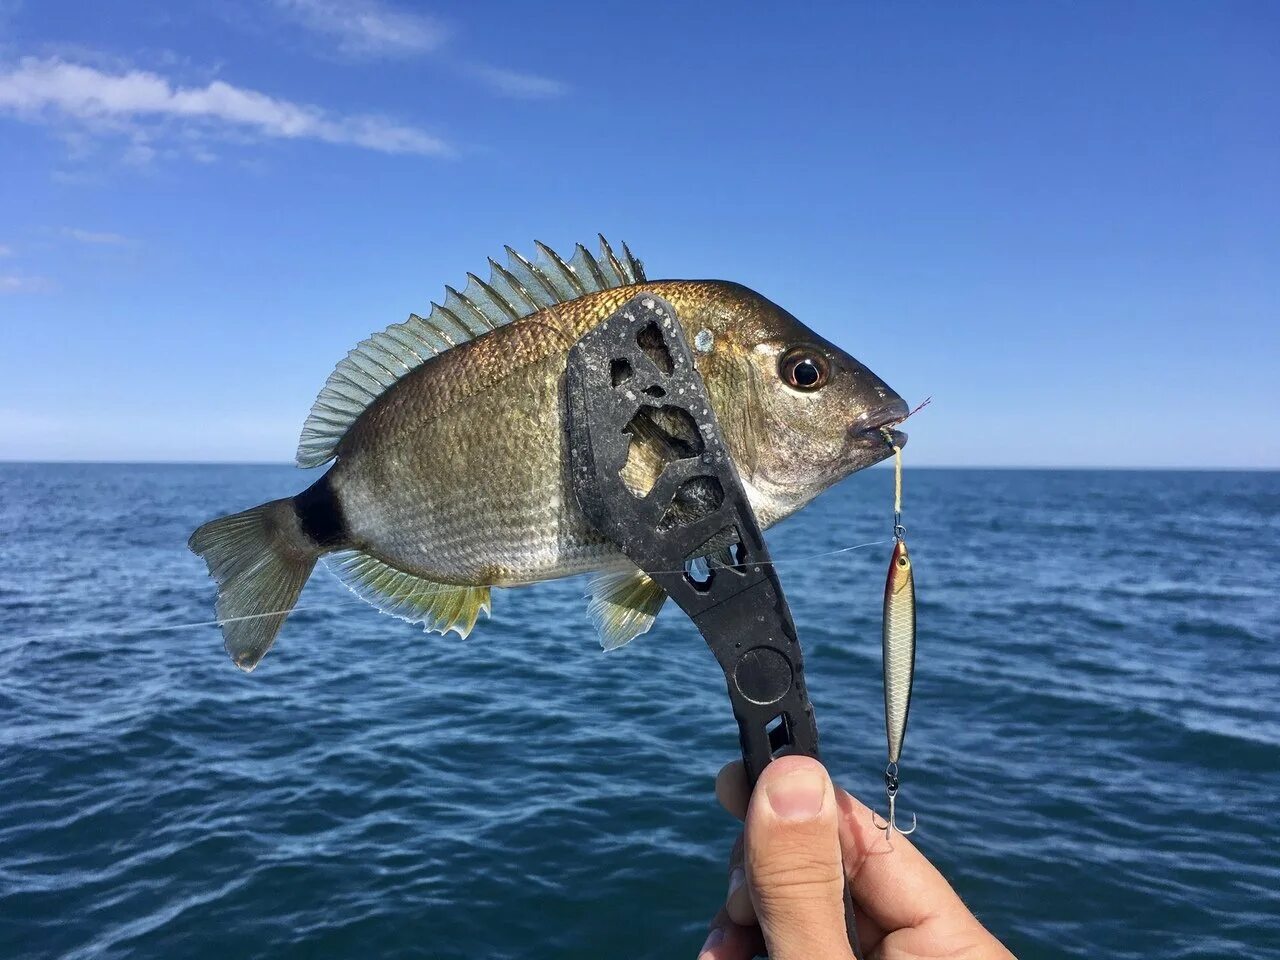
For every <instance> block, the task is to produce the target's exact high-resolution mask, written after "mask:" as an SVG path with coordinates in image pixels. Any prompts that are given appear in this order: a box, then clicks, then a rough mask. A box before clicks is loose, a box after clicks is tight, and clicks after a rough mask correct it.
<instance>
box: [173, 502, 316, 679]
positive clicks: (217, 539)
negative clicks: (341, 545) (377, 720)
mask: <svg viewBox="0 0 1280 960" xmlns="http://www.w3.org/2000/svg"><path fill="white" fill-rule="evenodd" d="M322 482H323V481H322ZM317 486H319V484H317ZM314 489H315V488H314V487H313V488H312V489H311V490H308V491H306V492H305V493H303V494H301V495H299V496H297V497H286V498H285V499H283V500H272V501H270V502H269V503H264V504H262V505H261V506H257V507H254V508H253V509H251V510H245V511H243V512H242V513H233V514H231V515H230V516H227V517H219V518H218V519H217V520H210V521H209V522H208V523H206V524H205V525H204V526H202V527H200V528H199V529H197V530H196V532H195V533H193V534H192V535H191V539H190V540H188V541H187V546H189V547H190V548H191V550H192V551H193V552H195V553H197V554H199V555H200V556H201V557H202V558H204V562H205V563H206V564H207V565H208V567H209V576H211V577H212V578H213V579H214V581H215V582H216V583H217V584H218V604H217V613H218V620H219V621H220V622H221V625H222V636H223V639H224V641H225V645H226V648H227V653H228V654H230V655H231V659H232V660H233V661H235V664H236V666H238V667H239V668H240V669H241V670H245V671H249V670H252V669H253V668H254V667H256V666H257V665H258V661H259V660H261V659H262V657H263V655H264V654H265V653H266V652H267V650H268V649H270V647H271V644H272V643H273V642H274V641H275V639H276V634H277V633H279V632H280V627H281V626H282V625H283V624H284V621H285V618H286V617H288V616H289V612H290V611H291V610H292V609H293V606H294V604H296V603H297V602H298V595H299V594H301V593H302V587H303V584H305V583H306V582H307V578H308V577H309V576H311V571H312V570H313V569H314V568H315V565H316V560H317V559H318V558H319V557H320V555H321V554H322V553H325V552H327V551H328V550H331V549H333V546H331V545H327V544H325V543H324V542H323V538H318V537H317V536H316V535H315V534H316V530H315V529H312V528H314V526H315V524H314V522H308V521H309V520H312V519H313V518H312V517H311V516H309V513H314V511H309V510H308V509H307V507H308V505H309V503H310V500H309V499H308V498H309V495H311V494H312V491H314ZM326 492H327V491H326ZM311 499H314V497H312V498H311Z"/></svg>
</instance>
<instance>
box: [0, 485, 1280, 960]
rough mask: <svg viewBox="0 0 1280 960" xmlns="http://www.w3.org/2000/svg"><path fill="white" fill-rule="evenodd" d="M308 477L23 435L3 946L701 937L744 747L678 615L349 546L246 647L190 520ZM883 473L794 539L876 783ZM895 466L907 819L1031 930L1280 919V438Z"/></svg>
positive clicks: (838, 686) (516, 946)
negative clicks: (248, 659) (113, 455)
mask: <svg viewBox="0 0 1280 960" xmlns="http://www.w3.org/2000/svg"><path fill="white" fill-rule="evenodd" d="M312 476H314V474H305V473H302V472H300V471H298V470H294V469H292V468H289V467H284V466H209V465H142V464H139V465H88V464H86V465H75V464H59V465H51V464H20V463H8V464H0V957H3V958H7V960H25V958H32V960H34V958H52V957H59V958H74V960H87V958H139V960H141V958H174V957H181V958H192V960H197V958H210V960H212V958H217V960H226V958H257V957H262V958H268V957H270V958H315V957H362V958H400V957H405V958H408V957H415V958H438V960H449V958H459V960H461V958H474V957H484V958H487V960H502V958H542V957H546V958H561V960H575V958H583V960H585V958H601V957H608V958H633V957H634V958H669V957H689V958H691V960H692V958H693V957H694V956H695V955H696V953H697V950H698V947H699V945H700V944H701V943H702V940H703V938H704V935H705V932H706V928H707V923H708V920H709V919H710V918H711V916H712V915H713V914H714V913H715V912H716V910H717V909H718V907H719V906H720V904H721V903H722V900H723V897H724V894H725V883H726V866H725V861H726V858H727V855H728V853H729V848H730V846H731V844H732V843H733V841H734V838H735V836H736V834H737V829H738V828H737V825H736V823H735V822H734V821H733V820H732V819H731V818H730V817H729V816H728V815H727V814H725V813H724V812H723V811H722V810H721V809H720V807H719V806H718V805H717V804H716V801H715V798H714V796H713V792H712V781H713V778H714V776H715V773H716V771H717V770H718V769H719V768H720V766H721V765H722V764H723V763H725V762H726V761H728V760H731V759H733V758H734V757H735V756H736V755H737V751H738V746H737V737H736V728H735V726H734V723H733V719H732V716H731V714H730V711H729V703H728V699H727V697H726V695H725V689H724V680H723V677H722V675H721V674H720V672H719V669H718V668H717V666H716V664H715V662H714V660H713V659H712V657H711V655H710V653H709V652H708V650H707V649H706V646H705V644H704V643H703V642H702V640H701V639H700V637H699V636H698V634H697V633H696V631H695V630H694V629H693V627H692V625H691V624H690V622H689V621H688V620H687V618H685V617H684V616H683V615H682V614H681V613H680V611H679V610H677V609H674V608H672V609H668V610H666V611H664V613H663V614H662V616H661V617H660V618H659V620H658V623H657V625H656V626H655V628H654V629H653V631H652V632H651V633H649V634H647V635H645V636H642V637H640V638H638V639H637V640H636V641H634V642H633V643H631V644H630V645H628V646H626V647H624V648H622V649H620V650H618V651H614V652H611V653H607V654H606V653H603V652H602V651H601V650H600V649H599V647H598V644H597V642H596V640H595V638H594V636H593V634H592V630H591V627H590V625H589V623H588V621H587V618H586V615H585V607H586V601H585V600H584V598H583V594H584V592H585V587H586V583H585V581H584V580H583V579H581V578H578V579H573V580H567V581H559V582H553V583H547V584H541V585H536V586H531V587H525V588H520V589H515V590H507V591H499V592H497V593H496V595H495V598H494V604H493V615H492V617H491V618H490V619H489V620H483V621H482V622H481V623H480V624H479V625H478V626H477V628H476V630H475V632H474V633H473V634H472V635H471V636H470V637H469V638H468V639H466V640H460V639H459V638H458V637H457V636H456V635H450V636H448V637H441V636H439V635H435V634H425V633H423V632H422V630H421V629H420V628H418V627H416V626H413V625H410V624H408V623H405V622H403V621H399V620H396V619H394V618H392V617H388V616H383V615H381V614H379V613H378V612H377V611H376V610H375V609H374V608H373V607H370V606H368V605H366V604H365V603H363V602H362V601H360V600H358V599H357V598H355V597H354V596H352V595H351V594H350V593H349V592H348V591H347V590H346V589H345V588H344V587H343V586H342V585H341V584H340V583H339V582H338V581H337V580H336V579H335V578H334V577H333V576H332V575H331V574H329V573H327V572H326V571H324V570H323V569H318V570H317V573H316V575H315V576H314V577H313V579H312V581H311V583H310V584H309V585H308V587H307V588H306V590H305V592H304V593H303V596H302V599H301V601H300V604H299V607H298V610H297V611H296V612H295V613H294V614H293V616H291V617H290V618H289V620H288V622H287V623H286V624H285V627H284V630H283V631H282V633H281V636H280V639H279V641H278V642H277V644H276V646H275V648H274V649H273V650H272V651H271V653H270V654H269V655H268V656H267V658H266V659H265V660H264V661H263V663H262V665H261V666H260V667H259V668H258V669H257V670H256V671H255V672H254V673H252V674H245V673H241V672H240V671H239V670H237V669H236V668H235V667H234V666H233V665H232V664H231V662H230V661H229V660H228V659H227V657H226V655H225V654H224V652H223V650H222V644H221V638H220V636H219V633H218V630H217V628H216V627H215V626H214V625H212V624H211V623H210V622H209V621H211V620H212V619H213V597H214V591H213V586H212V584H211V582H210V581H209V580H208V578H207V576H206V574H205V570H204V567H203V565H202V563H201V561H200V560H198V559H197V558H196V557H195V556H193V555H192V554H190V553H189V552H188V551H187V549H186V546H185V542H186V539H187V536H188V535H189V534H190V532H191V530H192V529H193V528H194V527H195V526H196V525H197V524H199V523H200V522H202V521H204V520H206V519H208V518H210V517H213V516H215V515H218V514H222V513H226V512H230V511H234V510H238V509H242V508H245V507H248V506H251V505H253V504H256V503H258V502H260V501H263V500H266V499H270V498H273V497H278V496H284V495H288V494H291V493H293V492H296V491H298V490H300V489H301V488H302V487H303V486H305V485H306V484H307V483H308V482H309V480H310V478H311V477H312ZM891 486H892V474H891V473H890V471H888V470H884V469H879V468H878V469H873V470H870V471H866V472H864V473H862V474H858V475H856V476H854V477H851V478H849V479H848V480H847V481H845V482H844V483H843V484H841V485H839V486H838V487H836V488H835V489H833V490H831V491H829V492H827V493H826V494H824V495H823V496H822V497H821V498H819V499H818V500H817V501H815V502H814V503H813V504H812V505H810V506H809V507H807V508H806V509H805V510H803V511H801V512H800V513H799V514H797V515H796V516H795V517H793V518H791V519H789V520H787V521H785V522H784V523H782V524H780V525H779V526H778V527H777V528H775V529H774V530H772V531H770V533H769V536H768V539H769V543H770V547H771V549H772V551H773V555H774V557H775V559H776V560H777V561H778V564H779V567H778V569H779V574H780V576H781V579H782V583H783V586H784V588H785V590H786V592H787V597H788V599H789V601H790V605H791V609H792V612H793V614H794V617H795V620H796V623H797V625H798V628H799V631H800V638H801V643H802V646H803V648H804V650H805V653H806V658H807V660H806V662H807V670H808V678H809V685H810V692H811V696H812V699H813V702H814V704H815V708H816V712H817V719H818V727H819V731H820V734H821V743H822V756H823V760H824V762H825V763H826V764H827V766H828V767H829V769H830V770H831V771H832V774H833V775H834V776H835V777H836V779H837V780H838V781H839V782H840V783H841V784H843V785H844V786H846V787H847V788H848V789H850V790H851V791H853V792H854V793H856V794H858V795H860V796H861V797H863V798H864V799H865V800H866V801H867V802H868V803H870V804H871V805H872V806H881V805H882V804H883V795H882V779H881V776H882V771H883V768H884V763H885V734H884V719H883V699H882V688H881V673H880V602H881V595H882V591H883V582H884V573H885V569H886V565H887V562H888V557H889V550H890V547H889V545H888V544H887V543H885V542H883V541H884V539H885V537H886V536H887V535H888V532H889V529H890V525H891V516H890V506H891V504H890V495H891ZM905 493H906V499H905V511H904V521H905V524H906V526H907V529H908V533H907V538H908V542H909V543H910V546H911V552H912V559H913V561H914V564H915V572H916V584H917V591H918V598H919V610H918V617H919V655H918V663H917V675H916V685H915V696H914V700H913V703H912V708H911V724H910V729H909V730H908V732H907V740H906V747H905V749H904V753H903V760H902V793H901V795H900V798H899V809H900V810H905V811H906V812H907V813H908V815H909V814H910V813H912V812H914V813H916V814H917V816H918V818H919V824H920V826H919V830H918V832H917V833H916V834H915V836H914V837H913V838H912V839H913V840H914V841H915V843H916V844H917V845H918V846H919V847H920V849H921V850H923V851H924V853H925V854H926V855H927V856H928V857H930V858H931V859H932V860H933V862H934V863H936V864H937V865H938V866H939V867H940V868H941V870H942V871H943V872H944V873H945V875H946V876H947V877H948V878H949V879H950V881H951V882H952V883H953V884H954V886H955V888H956V890H957V891H958V892H959V893H960V895H961V896H962V897H963V898H964V899H965V901H966V902H967V903H968V904H969V905H970V907H971V908H972V909H973V911H974V912H975V913H976V914H977V916H978V917H979V918H980V919H981V920H982V922H983V923H984V924H986V925H987V926H988V928H989V929H991V930H992V931H993V932H994V933H995V934H996V935H997V936H999V937H1000V938H1001V939H1002V940H1003V941H1004V942H1005V943H1006V944H1008V946H1009V947H1010V948H1011V949H1012V950H1013V951H1014V952H1015V953H1016V954H1018V955H1019V956H1021V957H1023V958H1037V957H1043V958H1068V957H1078V958H1090V960H1094V958H1098V957H1108V958H1135V960H1136V958H1142V960H1147V958H1152V957H1160V958H1163V960H1174V958H1263V957H1271V958H1275V957H1280V648H1278V645H1277V634H1278V632H1280V626H1278V625H1280V599H1278V597H1280V589H1278V588H1280V474H1277V473H1264V472H1235V473H1214V472H1158V471H1151V472H1102V471H1098V472H1094V471H1076V470H1073V471H1032V470H941V469H919V470H912V469H910V468H908V471H907V475H906V491H905ZM874 541H881V542H879V543H876V544H875V545H873V546H869V547H862V548H860V549H855V550H844V552H839V553H836V552H833V551H841V550H843V549H844V548H846V547H851V546H854V545H857V544H863V543H868V542H874Z"/></svg>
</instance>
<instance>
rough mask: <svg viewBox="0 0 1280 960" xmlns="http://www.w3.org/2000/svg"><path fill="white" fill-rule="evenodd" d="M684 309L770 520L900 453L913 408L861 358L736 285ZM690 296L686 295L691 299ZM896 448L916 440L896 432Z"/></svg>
mask: <svg viewBox="0 0 1280 960" xmlns="http://www.w3.org/2000/svg"><path fill="white" fill-rule="evenodd" d="M695 283H696V284H697V285H698V286H700V287H705V288H709V289H708V290H706V292H704V293H703V294H701V295H699V296H695V297H693V298H692V301H693V302H692V303H691V304H690V305H689V306H688V307H686V306H685V305H684V304H682V303H679V302H678V303H676V308H677V310H678V312H679V314H680V316H681V320H682V322H683V324H684V327H685V330H686V333H687V335H688V337H689V339H690V342H691V345H692V347H693V351H694V358H695V363H696V364H697V366H698V370H699V372H700V373H701V374H702V376H703V379H704V381H705V382H706V384H707V390H708V393H709V395H710V397H711V401H712V405H713V407H714V408H715V411H716V416H717V418H718V419H719V421H720V424H721V430H722V432H723V433H724V436H725V442H726V444H727V445H728V447H729V453H730V455H731V456H732V457H733V459H734V462H735V464H736V466H737V468H738V472H739V475H740V476H741V477H742V479H743V481H744V482H745V483H746V485H747V487H748V492H749V493H750V494H751V495H752V501H753V507H754V508H755V509H756V511H757V513H760V514H762V517H761V519H762V520H764V522H765V523H772V522H774V521H776V520H778V519H781V518H782V517H784V516H787V515H788V514H790V513H792V512H794V511H795V510H798V509H799V508H800V507H802V506H804V505H805V504H806V503H808V502H809V501H810V500H812V499H813V498H814V497H816V496H817V495H818V494H819V493H821V492H822V491H823V490H826V489H827V488H828V487H830V486H832V485H833V484H835V483H837V482H838V481H840V480H842V479H843V478H845V477H847V476H848V475H849V474H851V473H854V472H856V471H858V470H861V469H863V468H864V467H869V466H871V465H872V464H874V463H878V462H879V461H881V460H883V459H885V458H886V457H888V456H890V455H891V454H892V452H893V450H892V446H891V445H890V443H889V442H888V440H887V439H886V437H885V435H884V433H883V432H882V430H884V429H885V428H891V427H892V425H893V424H896V423H897V422H899V421H901V420H902V419H903V418H905V417H906V415H907V404H906V402H905V401H904V400H903V399H902V397H900V396H898V394H897V393H895V392H894V391H893V390H892V389H891V388H890V387H889V386H888V384H886V383H885V382H884V381H883V380H881V379H880V378H879V377H878V376H876V374H875V373H873V372H872V371H871V370H870V369H868V368H867V367H866V366H865V365H864V364H862V363H861V362H859V361H858V360H857V359H856V358H854V357H852V356H850V355H849V354H848V353H846V352H845V351H844V350H841V349H840V348H839V347H837V346H836V345H835V344H833V343H831V342H829V341H828V340H826V339H824V338H823V337H820V336H818V334H816V333H814V331H812V330H810V329H809V328H808V327H806V326H805V325H804V324H803V323H801V322H800V321H799V320H797V319H796V318H795V317H793V316H792V315H791V314H790V313H788V312H787V311H786V310H784V309H782V307H780V306H778V305H777V304H775V303H773V302H771V301H769V300H768V299H766V298H765V297H763V296H761V295H760V294H758V293H756V292H755V291H753V290H750V289H748V288H747V287H744V286H741V285H740V284H735V283H724V282H714V283H712V282H695ZM681 299H683V298H681ZM891 436H892V437H893V439H894V442H895V443H896V444H897V445H898V446H901V445H902V444H904V443H906V434H904V433H902V432H901V431H897V430H892V431H891Z"/></svg>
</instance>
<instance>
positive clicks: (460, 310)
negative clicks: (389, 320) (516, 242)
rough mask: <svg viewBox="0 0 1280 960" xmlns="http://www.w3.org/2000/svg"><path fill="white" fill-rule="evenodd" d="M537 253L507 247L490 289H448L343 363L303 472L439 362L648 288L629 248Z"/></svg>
mask: <svg viewBox="0 0 1280 960" xmlns="http://www.w3.org/2000/svg"><path fill="white" fill-rule="evenodd" d="M535 245H536V246H537V248H538V254H539V256H538V259H537V260H535V261H530V260H527V259H525V258H524V257H522V256H521V255H520V254H518V253H516V252H515V251H514V250H512V249H511V248H510V247H507V265H506V266H505V267H503V266H501V265H499V264H498V263H496V262H494V261H493V260H492V259H490V261H489V266H490V273H489V280H488V282H486V281H484V280H481V279H480V278H479V277H478V276H476V275H475V274H467V286H466V288H465V289H464V290H463V291H462V292H461V293H459V292H458V291H457V290H455V289H453V287H445V288H444V289H445V298H444V304H443V305H438V304H434V303H433V304H432V305H431V312H430V313H429V314H428V315H427V317H426V318H425V319H424V318H423V317H420V316H418V315H417V314H416V313H413V314H410V315H409V319H408V320H406V321H404V322H403V323H395V324H392V325H391V326H389V327H387V329H385V330H383V331H382V332H381V333H375V334H374V335H373V336H371V337H369V339H367V340H362V341H361V342H360V343H359V344H358V345H357V346H356V348H355V349H354V350H352V351H351V352H350V353H348V354H347V355H346V357H344V358H343V359H342V360H341V361H339V362H338V366H337V367H336V368H335V369H334V371H333V373H331V374H329V379H328V380H326V381H325V385H324V388H323V389H322V390H321V391H320V395H319V396H318V397H316V402H315V403H314V404H313V405H312V407H311V413H310V415H309V416H308V417H307V422H306V423H304V424H303V425H302V438H301V439H300V440H299V441H298V466H300V467H318V466H320V464H322V463H325V462H327V461H329V460H332V459H333V457H334V454H335V453H336V452H337V449H338V443H339V441H341V440H342V438H343V436H344V435H345V434H346V432H347V430H348V429H349V428H350V426H351V424H352V423H354V422H355V420H356V418H357V417H359V416H360V414H361V413H363V412H364V411H365V409H366V408H367V407H368V406H369V404H371V403H373V401H374V400H376V399H378V397H380V396H381V395H382V394H383V393H384V392H385V391H386V390H387V388H388V387H390V386H391V385H392V384H393V383H395V382H396V381H397V380H399V379H400V378H401V377H403V376H404V375H405V374H407V373H408V372H409V371H411V370H414V369H416V368H417V367H419V366H421V365H422V364H424V363H426V362H427V361H428V360H430V359H431V358H432V357H434V356H435V355H436V354H439V353H444V351H446V350H448V349H450V348H451V347H456V346H457V345H458V344H460V343H464V342H466V341H467V340H472V339H474V338H476V337H478V336H481V335H482V334H485V333H488V332H489V331H490V330H493V329H495V328H497V327H500V326H502V325H503V324H504V323H510V322H511V321H513V320H521V319H523V318H524V317H528V316H531V315H532V314H535V313H537V312H538V311H539V310H545V309H546V308H547V307H550V306H554V305H556V304H558V303H566V302H568V301H569V300H576V299H577V298H578V297H581V296H584V295H586V294H588V293H595V292H597V291H599V290H612V289H613V288H614V287H623V286H626V285H628V284H631V283H643V282H644V280H645V275H644V267H643V265H642V264H641V263H640V261H639V260H637V259H636V258H635V257H634V256H633V255H632V253H631V251H630V250H629V249H628V248H627V245H626V244H625V243H624V244H623V245H622V253H621V255H619V254H616V253H614V251H613V248H612V247H610V246H609V243H608V241H607V240H605V238H604V237H600V253H599V255H598V256H592V255H591V254H590V253H589V252H587V249H586V247H584V246H582V244H578V246H577V248H576V250H575V251H574V254H573V257H572V258H571V259H570V260H569V261H568V262H566V261H565V260H563V259H562V258H561V257H560V256H559V255H558V254H557V253H556V252H555V251H554V250H552V249H551V248H550V247H548V246H546V245H545V244H542V243H537V244H535Z"/></svg>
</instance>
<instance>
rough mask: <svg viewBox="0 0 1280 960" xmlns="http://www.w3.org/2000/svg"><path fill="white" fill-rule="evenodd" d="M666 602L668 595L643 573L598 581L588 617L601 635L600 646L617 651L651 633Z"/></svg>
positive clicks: (594, 583) (608, 575) (613, 575)
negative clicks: (639, 637)
mask: <svg viewBox="0 0 1280 960" xmlns="http://www.w3.org/2000/svg"><path fill="white" fill-rule="evenodd" d="M666 599H667V594H666V591H665V590H663V589H662V587H660V586H658V584H657V583H655V582H654V581H653V580H652V579H651V578H649V577H648V576H647V575H646V574H644V573H641V572H640V571H639V570H636V571H633V572H630V573H605V574H601V575H600V576H598V577H596V578H595V579H594V580H592V581H591V603H590V604H589V605H588V606H587V615H588V616H589V617H590V618H591V622H592V623H593V624H595V628H596V632H597V633H598V634H599V635H600V646H602V647H603V648H604V649H606V650H614V649H617V648H618V647H621V646H622V645H623V644H626V643H629V642H630V641H632V640H634V639H635V638H636V637H638V636H639V635H640V634H642V633H645V632H646V631H648V629H649V628H650V627H651V626H653V621H654V618H656V617H657V616H658V611H659V610H661V609H662V604H663V603H664V602H666Z"/></svg>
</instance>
